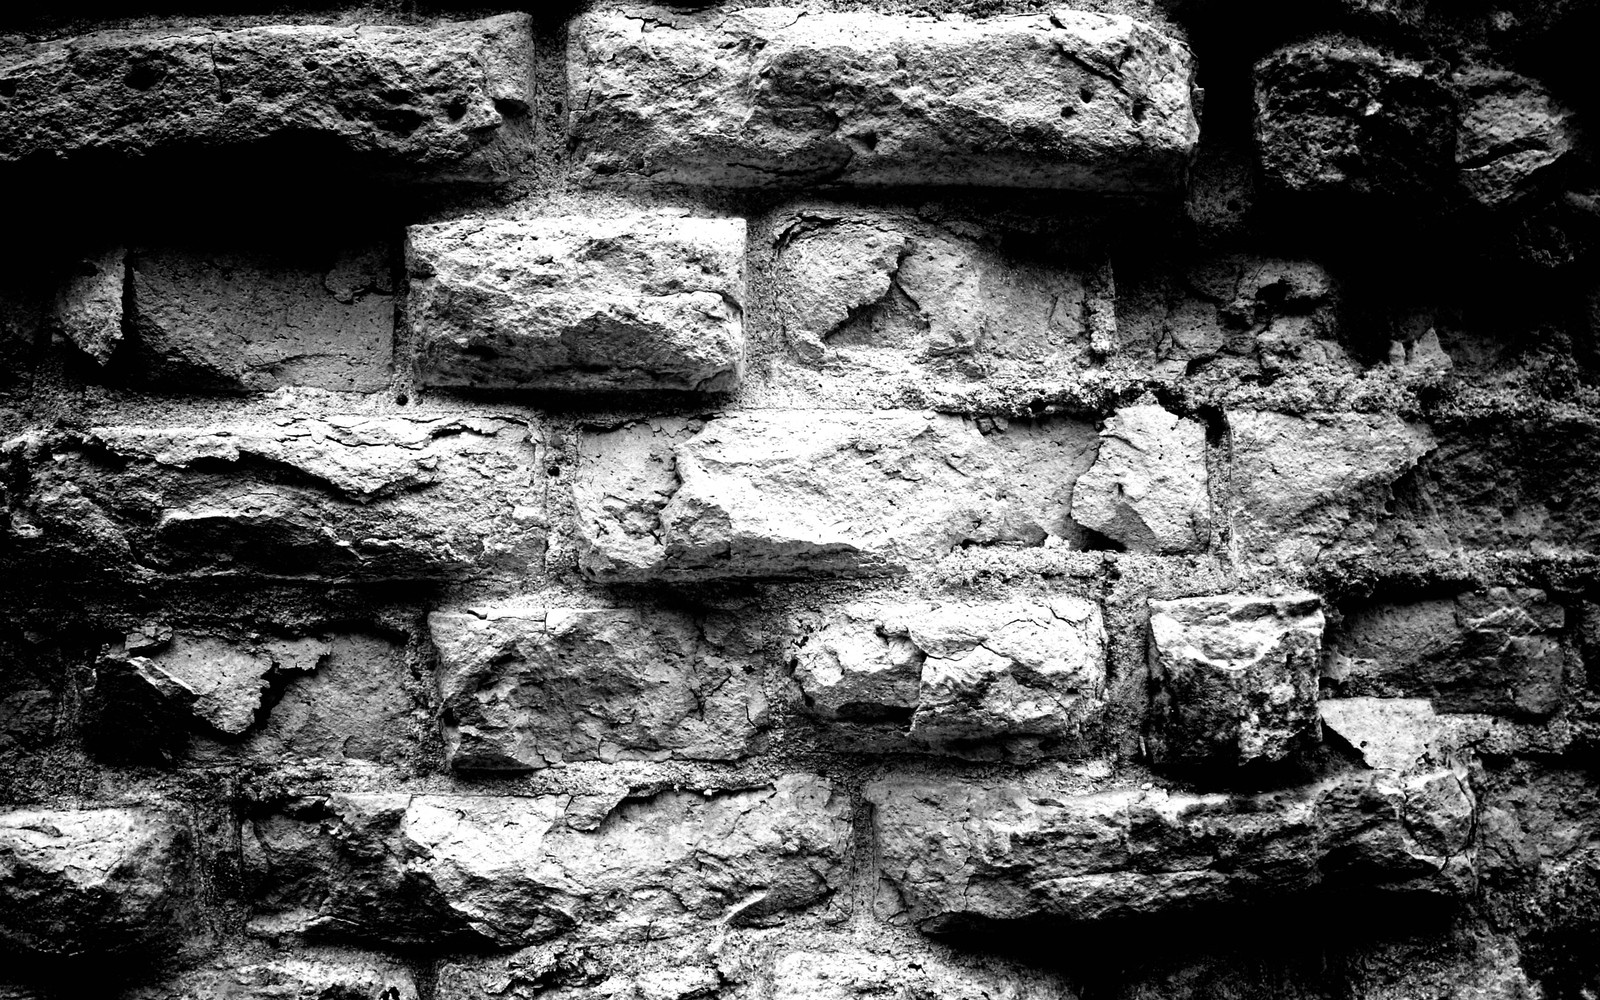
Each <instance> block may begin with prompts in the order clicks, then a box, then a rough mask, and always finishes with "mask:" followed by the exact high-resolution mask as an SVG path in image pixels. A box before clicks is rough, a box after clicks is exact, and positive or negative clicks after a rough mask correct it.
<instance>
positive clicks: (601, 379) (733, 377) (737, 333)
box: [406, 216, 745, 392]
mask: <svg viewBox="0 0 1600 1000" xmlns="http://www.w3.org/2000/svg"><path fill="white" fill-rule="evenodd" d="M744 228H745V227H744V220H743V219H690V218H673V217H665V216H658V217H651V216H627V217H622V218H583V217H563V218H558V219H524V220H516V221H512V220H496V219H461V220H457V221H454V222H445V223H439V224H436V225H427V226H412V227H411V228H410V229H409V230H408V231H407V232H408V238H407V243H406V265H407V269H408V270H409V272H410V280H411V293H410V301H409V305H408V310H407V311H408V314H409V316H410V322H411V328H412V331H413V333H414V334H415V337H416V340H417V343H418V350H419V353H420V357H419V358H418V362H417V364H418V368H419V370H420V374H421V378H422V380H423V381H424V382H425V383H427V384H429V385H438V386H450V387H460V388H480V389H571V390H593V389H618V390H651V389H686V390H692V391H697V392H719V391H725V390H728V389H732V388H734V387H735V386H736V385H737V384H738V381H739V374H740V372H741V370H742V368H743V365H744V328H743V325H742V319H741V310H742V309H743V303H744V297H745V296H744Z"/></svg>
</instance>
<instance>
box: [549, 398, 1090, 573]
mask: <svg viewBox="0 0 1600 1000" xmlns="http://www.w3.org/2000/svg"><path fill="white" fill-rule="evenodd" d="M1095 444H1096V437H1095V432H1094V429H1093V428H1092V427H1091V426H1090V425H1087V424H1083V423H1078V422H1076V421H1071V420H1045V421H1041V422H1038V423H1033V424H1029V423H1023V422H1020V421H1019V422H1015V423H1012V424H1011V425H1010V429H1009V430H1007V431H1006V432H1004V433H994V434H990V435H987V436H985V435H983V434H981V433H979V431H978V428H977V426H976V424H974V423H973V422H972V421H970V420H963V419H961V418H959V417H953V416H947V415H943V414H931V413H918V412H907V411H901V412H878V413H845V412H826V411H775V412H760V413H742V414H734V415H730V416H724V417H718V418H716V419H714V420H711V421H709V422H705V423H703V424H702V423H700V422H698V421H684V420H675V419H669V420H657V421H648V422H643V423H637V424H631V425H628V426H625V427H623V428H621V429H619V430H613V431H603V432H587V433H585V434H584V436H583V439H582V440H581V441H580V444H579V469H578V474H577V481H576V484H575V486H574V490H573V492H574V495H575V498H576V501H577V505H578V515H579V533H580V540H581V543H582V546H583V551H582V556H581V565H582V567H583V570H584V572H586V573H587V574H588V575H589V576H591V577H593V578H594V579H598V580H643V579H687V578H697V579H698V578H706V577H719V576H728V577H735V576H785V575H831V576H863V575H881V574H893V573H901V572H905V571H907V570H908V569H910V568H911V567H912V566H913V565H915V564H917V563H919V562H923V561H931V560H935V559H937V558H939V557H941V556H943V555H946V554H948V553H949V552H950V551H951V550H952V549H954V548H955V547H957V546H959V545H971V544H977V545H1039V544H1042V543H1044V541H1045V540H1046V539H1047V538H1056V539H1063V538H1066V537H1068V536H1070V535H1072V534H1073V527H1072V523H1071V521H1070V519H1069V518H1068V517H1067V505H1068V500H1069V498H1070V497H1071V495H1072V484H1073V482H1074V481H1075V480H1076V479H1077V478H1078V476H1079V475H1080V474H1081V473H1082V472H1083V470H1084V469H1085V468H1087V467H1088V465H1089V462H1090V461H1091V460H1092V458H1093V455H1094V449H1095Z"/></svg>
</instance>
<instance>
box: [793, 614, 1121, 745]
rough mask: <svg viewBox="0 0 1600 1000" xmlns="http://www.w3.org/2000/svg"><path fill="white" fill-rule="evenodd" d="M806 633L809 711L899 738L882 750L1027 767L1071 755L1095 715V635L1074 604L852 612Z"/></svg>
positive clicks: (1100, 667) (1098, 662)
mask: <svg viewBox="0 0 1600 1000" xmlns="http://www.w3.org/2000/svg"><path fill="white" fill-rule="evenodd" d="M812 626H813V627H811V628H806V627H805V626H804V625H802V627H801V629H800V635H799V636H798V637H797V639H796V641H795V643H794V646H793V649H792V655H793V658H794V660H795V675H794V676H795V680H796V682H797V683H798V684H799V686H800V689H801V692H802V694H803V696H804V699H805V703H806V707H807V709H808V711H810V712H811V713H812V714H814V715H816V716H818V717H819V718H822V719H825V720H828V721H830V722H832V723H835V724H838V723H845V724H852V723H854V724H861V725H865V726H870V727H873V728H874V729H881V730H883V731H884V736H890V735H893V736H895V737H898V739H895V740H891V739H885V738H881V737H880V738H879V739H877V740H874V741H873V742H876V743H878V744H879V745H880V746H881V747H882V748H883V749H908V748H917V747H932V748H935V749H939V750H941V751H944V752H948V753H953V754H957V755H960V756H970V757H989V758H993V757H996V756H1001V755H1003V756H1006V757H1010V758H1022V759H1026V758H1029V757H1033V756H1037V755H1039V754H1040V753H1041V752H1044V753H1048V752H1050V751H1052V750H1054V749H1057V748H1058V747H1059V746H1061V745H1062V744H1064V743H1067V744H1070V742H1071V741H1072V740H1073V739H1075V738H1076V737H1077V735H1078V732H1079V730H1080V728H1081V726H1082V725H1083V723H1084V721H1085V720H1086V719H1087V718H1089V717H1090V716H1091V715H1093V713H1094V712H1096V711H1097V710H1098V709H1099V708H1100V707H1101V706H1102V704H1103V703H1102V701H1101V699H1102V698H1103V696H1104V694H1105V684H1106V634H1105V626H1104V623H1103V620H1102V617H1101V612H1100V608H1099V606H1098V605H1096V604H1094V603H1093V602H1091V601H1088V600H1085V599H1083V598H1077V597H1061V598H1057V599H1055V600H1052V601H1047V602H1028V601H1002V602H980V603H970V604H954V605H952V604H948V603H946V604H936V603H926V602H923V603H910V604H898V603H888V604H873V603H870V602H859V603H856V604H852V605H849V606H846V607H844V608H840V609H830V610H829V611H828V612H827V613H826V614H824V615H823V616H822V617H821V619H820V620H818V621H817V622H815V623H812ZM851 735H852V736H858V735H859V736H864V737H867V738H869V739H870V737H871V736H872V733H871V732H870V731H869V732H867V733H863V734H851Z"/></svg>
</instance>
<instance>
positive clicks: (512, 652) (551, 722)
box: [428, 606, 766, 770]
mask: <svg viewBox="0 0 1600 1000" xmlns="http://www.w3.org/2000/svg"><path fill="white" fill-rule="evenodd" d="M428 628H429V630H430V631H431V632H432V633H433V642H434V645H435V646H437V647H438V649H439V688H440V694H441V697H442V698H443V707H444V710H445V712H446V713H447V716H448V728H447V735H448V737H449V744H450V750H449V753H450V761H451V763H452V764H453V765H454V766H455V767H456V768H457V769H458V770H467V769H489V770H533V769H537V768H542V767H548V766H550V765H553V764H561V763H563V762H566V761H579V760H605V761H613V760H666V759H686V760H734V759H737V758H739V757H742V756H744V755H745V754H746V753H747V752H749V750H750V749H751V742H752V741H753V740H754V739H755V737H756V734H757V731H758V725H759V724H760V723H761V722H762V721H764V719H765V716H766V700H765V696H764V695H763V694H762V687H761V674H760V664H761V660H760V656H759V652H760V637H759V635H751V634H750V632H749V629H748V628H746V627H745V626H743V625H742V624H741V623H739V622H738V621H737V620H735V619H734V618H733V617H732V616H728V615H715V614H713V615H711V616H710V617H709V618H708V619H698V620H697V618H696V617H695V616H693V615H689V614H685V613H682V612H675V611H666V610H659V611H658V610H648V611H641V610H614V609H605V608H541V607H518V606H496V607H489V608H472V609H469V610H467V611H464V612H435V613H434V614H431V615H429V616H428Z"/></svg>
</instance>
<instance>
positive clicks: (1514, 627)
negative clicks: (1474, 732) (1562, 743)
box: [1325, 587, 1572, 718]
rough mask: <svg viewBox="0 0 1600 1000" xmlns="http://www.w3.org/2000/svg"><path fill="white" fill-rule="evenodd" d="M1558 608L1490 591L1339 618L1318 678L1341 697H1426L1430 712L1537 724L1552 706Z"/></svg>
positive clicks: (1558, 661) (1559, 670) (1532, 597)
mask: <svg viewBox="0 0 1600 1000" xmlns="http://www.w3.org/2000/svg"><path fill="white" fill-rule="evenodd" d="M1566 625H1567V615H1566V609H1565V608H1563V607H1562V606H1561V605H1559V604H1556V603H1555V602H1553V601H1551V600H1550V598H1549V596H1548V595H1547V594H1546V593H1545V592H1544V591H1542V590H1534V589H1510V588H1505V587H1492V588H1489V589H1486V590H1482V591H1475V592H1470V593H1464V594H1458V595H1456V596H1455V597H1453V598H1450V597H1445V598H1433V599H1426V600H1419V601H1411V602H1399V603H1392V604H1390V603H1384V604H1374V605H1371V606H1369V607H1365V608H1359V609H1356V610H1354V611H1352V612H1350V613H1349V614H1347V615H1345V616H1344V620H1343V623H1342V624H1341V625H1340V627H1339V629H1338V630H1337V631H1336V632H1335V633H1334V635H1333V636H1332V637H1331V638H1330V641H1329V649H1328V655H1327V663H1326V667H1325V672H1326V673H1327V676H1328V677H1329V679H1330V680H1332V681H1335V682H1337V684H1338V686H1339V689H1340V691H1341V692H1342V693H1345V694H1351V695H1382V696H1387V697H1396V696H1399V697H1405V698H1428V699H1431V700H1432V702H1433V704H1434V706H1435V707H1436V708H1437V709H1439V710H1440V711H1445V712H1489V713H1494V714H1501V715H1512V716H1523V717H1533V718H1537V717H1541V716H1548V715H1549V714H1551V713H1552V712H1554V711H1556V709H1558V708H1560V707H1561V700H1562V687H1563V685H1564V683H1565V680H1566V671H1567V659H1568V657H1569V656H1570V655H1572V654H1571V653H1570V651H1569V650H1568V648H1567V644H1566V642H1565V640H1564V638H1563V636H1564V633H1565V631H1566Z"/></svg>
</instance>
